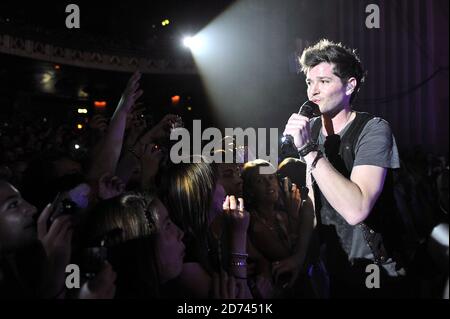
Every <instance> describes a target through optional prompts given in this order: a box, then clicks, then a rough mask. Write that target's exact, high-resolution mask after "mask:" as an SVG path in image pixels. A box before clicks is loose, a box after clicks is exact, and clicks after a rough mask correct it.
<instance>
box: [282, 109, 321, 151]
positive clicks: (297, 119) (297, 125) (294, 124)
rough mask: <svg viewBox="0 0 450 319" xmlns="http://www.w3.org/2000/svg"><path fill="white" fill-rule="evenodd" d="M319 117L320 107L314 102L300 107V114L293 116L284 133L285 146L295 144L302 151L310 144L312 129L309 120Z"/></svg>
mask: <svg viewBox="0 0 450 319" xmlns="http://www.w3.org/2000/svg"><path fill="white" fill-rule="evenodd" d="M319 115H320V111H319V106H318V105H317V104H315V103H314V102H311V101H306V102H305V103H304V104H303V105H302V106H301V107H300V110H299V112H298V113H294V114H292V115H291V117H290V118H289V120H288V122H287V124H286V127H285V129H284V132H283V136H284V141H283V144H285V145H286V144H292V143H293V144H294V145H295V147H296V148H297V149H300V148H302V147H303V146H305V145H306V144H308V143H310V142H311V128H310V125H309V120H310V119H311V118H312V117H314V116H319ZM294 145H293V146H294ZM286 146H287V145H286Z"/></svg>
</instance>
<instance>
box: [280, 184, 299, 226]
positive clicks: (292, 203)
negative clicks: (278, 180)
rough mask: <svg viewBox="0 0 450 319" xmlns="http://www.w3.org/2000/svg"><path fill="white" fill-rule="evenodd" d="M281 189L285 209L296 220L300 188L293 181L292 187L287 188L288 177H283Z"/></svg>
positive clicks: (297, 217)
mask: <svg viewBox="0 0 450 319" xmlns="http://www.w3.org/2000/svg"><path fill="white" fill-rule="evenodd" d="M283 190H284V192H283V193H284V203H285V205H286V210H287V211H288V213H289V215H290V216H291V217H293V218H294V219H296V220H298V219H299V211H300V207H301V206H302V197H301V194H300V189H299V188H298V187H297V185H295V184H294V183H292V187H291V189H289V177H285V178H284V179H283Z"/></svg>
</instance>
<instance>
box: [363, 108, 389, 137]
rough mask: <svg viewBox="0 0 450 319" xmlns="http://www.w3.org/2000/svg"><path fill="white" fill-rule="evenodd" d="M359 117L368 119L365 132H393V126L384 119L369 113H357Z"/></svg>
mask: <svg viewBox="0 0 450 319" xmlns="http://www.w3.org/2000/svg"><path fill="white" fill-rule="evenodd" d="M357 114H358V115H359V116H365V117H367V118H368V121H367V124H366V125H365V127H364V130H363V131H366V132H367V131H370V130H388V131H389V132H390V131H391V126H390V124H389V122H388V121H387V120H385V119H383V118H382V117H380V116H377V115H373V114H370V113H367V112H357Z"/></svg>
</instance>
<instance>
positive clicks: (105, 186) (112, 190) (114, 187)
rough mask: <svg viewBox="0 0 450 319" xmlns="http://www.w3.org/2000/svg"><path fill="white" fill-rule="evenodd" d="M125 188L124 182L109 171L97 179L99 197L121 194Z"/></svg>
mask: <svg viewBox="0 0 450 319" xmlns="http://www.w3.org/2000/svg"><path fill="white" fill-rule="evenodd" d="M124 190H125V184H124V183H123V182H122V180H121V179H120V178H119V177H117V176H113V175H111V174H109V173H105V174H103V175H102V177H100V180H99V181H98V197H99V198H100V199H103V200H105V199H110V198H113V197H116V196H118V195H120V194H122V193H123V192H124Z"/></svg>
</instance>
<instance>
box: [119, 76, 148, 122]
mask: <svg viewBox="0 0 450 319" xmlns="http://www.w3.org/2000/svg"><path fill="white" fill-rule="evenodd" d="M140 79H141V73H140V72H139V71H136V72H134V74H133V75H132V76H131V78H130V80H129V81H128V84H127V87H126V88H125V91H124V92H123V93H122V96H121V98H120V101H119V104H118V106H117V109H116V112H124V113H125V114H130V113H131V111H132V109H133V106H134V105H135V104H136V101H137V100H138V99H139V98H140V97H141V95H142V94H143V93H144V91H142V90H140V89H139V80H140Z"/></svg>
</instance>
